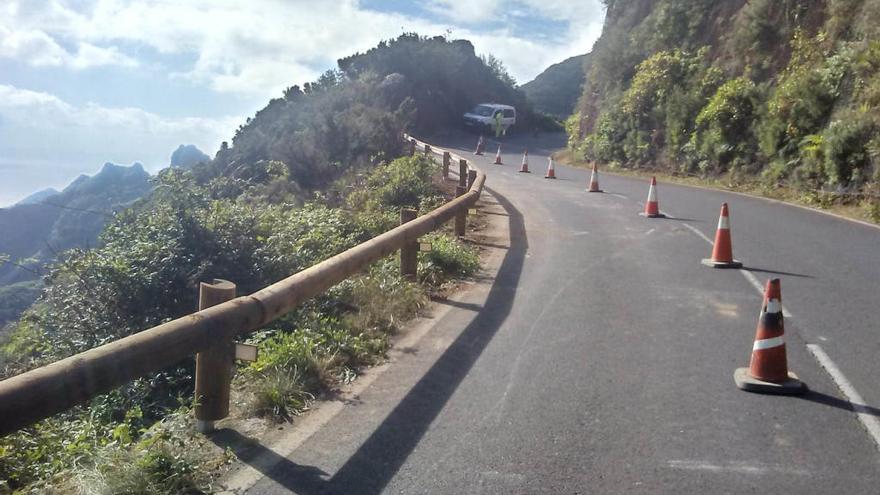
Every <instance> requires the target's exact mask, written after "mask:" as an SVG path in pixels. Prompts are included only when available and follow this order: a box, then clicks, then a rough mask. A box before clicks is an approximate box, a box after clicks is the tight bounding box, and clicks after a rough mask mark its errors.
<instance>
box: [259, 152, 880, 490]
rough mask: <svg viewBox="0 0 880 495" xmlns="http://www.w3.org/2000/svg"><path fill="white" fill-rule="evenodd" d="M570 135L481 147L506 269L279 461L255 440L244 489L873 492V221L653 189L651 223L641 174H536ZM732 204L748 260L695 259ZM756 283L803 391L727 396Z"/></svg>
mask: <svg viewBox="0 0 880 495" xmlns="http://www.w3.org/2000/svg"><path fill="white" fill-rule="evenodd" d="M562 139H563V138H561V137H560V136H546V137H542V138H515V137H510V138H505V142H504V145H503V147H504V149H503V151H504V154H503V161H504V165H502V166H498V165H492V160H493V158H494V152H495V147H494V146H493V145H491V144H490V145H489V146H488V150H487V155H486V156H485V157H479V158H478V157H474V158H476V160H475V162H474V163H475V164H476V165H477V166H479V167H480V168H482V169H483V170H485V171H486V172H487V174H488V180H487V186H488V187H489V188H490V190H491V192H492V193H493V194H494V199H492V198H488V199H487V201H488V202H490V203H491V202H496V203H497V204H496V205H494V208H495V211H494V212H493V214H497V215H500V216H501V218H503V219H504V220H505V221H506V224H505V225H504V226H505V227H506V229H508V230H509V237H510V241H509V245H506V246H501V248H503V249H502V250H501V252H502V253H503V254H502V255H501V259H500V260H499V263H500V269H499V273H498V276H497V279H496V280H495V281H494V283H491V284H486V285H487V287H486V288H485V290H482V291H481V290H474V291H471V292H472V293H471V294H469V295H467V297H465V298H464V299H463V300H461V301H452V302H450V305H451V306H452V307H451V308H450V310H449V311H446V312H445V313H443V314H442V315H441V316H439V317H438V318H436V321H435V322H434V329H432V330H431V332H430V333H428V334H427V335H426V336H425V337H424V338H422V339H421V340H419V341H418V343H417V344H415V345H413V347H412V348H408V349H406V351H407V352H406V353H405V355H404V356H403V357H402V358H401V359H400V360H399V362H395V363H394V364H392V365H391V366H390V367H389V368H388V369H387V370H385V371H384V373H382V374H381V375H380V376H378V377H377V378H375V381H373V383H372V384H371V385H370V386H369V387H366V388H365V389H364V390H363V391H362V392H361V393H360V394H359V395H358V396H357V400H355V401H351V403H350V404H347V405H345V407H341V408H340V410H339V411H338V413H335V414H333V415H331V416H329V417H328V418H327V420H326V421H325V422H324V423H322V424H320V425H319V427H315V431H314V432H313V434H310V435H307V436H304V437H302V438H300V440H299V441H298V443H297V444H296V445H295V446H293V447H291V449H289V450H292V452H289V453H288V452H287V451H284V455H283V456H279V455H278V454H276V453H273V452H272V451H271V450H270V449H268V448H266V449H263V450H264V452H262V454H263V456H262V458H263V459H264V460H265V458H267V456H268V457H269V458H272V457H273V456H275V457H277V458H276V459H273V462H271V463H265V462H264V461H263V462H261V463H253V464H254V465H255V466H257V467H256V469H257V470H258V471H259V476H257V477H256V478H255V480H256V483H255V484H253V486H252V487H250V489H249V490H247V493H288V492H291V491H292V492H296V493H307V494H311V493H450V494H452V493H455V494H461V493H468V494H472V493H752V492H755V493H798V494H802V493H832V492H835V493H878V492H880V451H878V446H877V443H876V439H875V438H874V437H872V434H871V433H872V432H871V431H870V430H869V428H870V427H871V425H872V424H873V425H875V426H876V423H877V420H878V417H880V410H878V409H877V408H876V406H878V405H880V381H878V380H877V377H878V376H880V359H877V355H878V352H880V315H878V312H877V311H878V305H880V304H878V303H880V296H878V289H880V229H876V228H873V227H870V226H865V225H860V224H857V223H853V222H849V221H845V220H841V219H837V218H833V217H831V216H828V215H824V214H821V213H816V212H812V211H808V210H805V209H801V208H797V207H792V206H788V205H782V204H778V203H773V202H768V201H764V200H761V199H755V198H748V197H744V196H741V195H735V194H729V193H724V192H718V191H710V190H702V189H696V188H689V187H683V186H674V185H669V184H663V183H661V184H660V185H659V187H658V192H659V200H660V208H661V210H663V211H664V212H665V213H667V214H669V215H670V216H671V217H673V218H669V219H646V218H643V217H640V216H639V215H638V213H639V212H640V211H641V210H642V209H643V205H644V200H645V197H646V196H647V182H646V181H645V180H642V179H635V178H627V177H617V176H611V175H608V174H603V175H601V180H600V185H601V187H602V188H603V189H604V190H605V191H606V192H605V193H604V194H588V193H587V192H585V188H586V186H587V182H588V180H589V172H588V171H585V170H579V169H571V168H567V167H564V166H557V167H556V175H557V177H558V179H557V180H555V181H554V180H547V179H544V178H543V175H544V171H545V169H546V164H547V156H548V153H549V152H550V151H552V150H553V149H555V148H557V147H560V146H562V145H563V141H562ZM474 141H475V139H474V136H472V135H458V136H453V137H448V138H445V139H435V140H434V142H435V143H436V144H438V145H445V146H448V147H450V148H453V149H456V150H458V151H459V152H460V153H462V154H465V153H467V156H471V155H470V154H469V152H470V151H472V145H473V142H474ZM524 147H528V148H529V151H530V167H531V169H532V172H533V173H532V174H520V173H518V172H517V170H518V169H519V164H520V160H521V152H522V149H523V148H524ZM724 201H726V202H728V203H729V204H730V209H731V224H732V235H733V250H734V255H735V256H736V258H737V259H740V260H741V261H743V262H744V264H745V267H746V268H745V269H744V270H742V271H740V270H715V269H711V268H708V267H706V266H703V265H702V264H701V263H700V260H701V259H702V258H706V257H708V256H709V254H710V252H711V245H710V243H709V241H708V239H711V238H714V231H715V227H716V224H717V219H718V213H719V209H720V205H721V203H722V202H724ZM768 277H780V278H781V279H782V294H783V295H782V299H783V305H784V307H785V309H786V310H787V313H788V314H789V315H790V316H789V317H788V318H787V319H786V339H787V349H788V358H789V366H790V369H791V370H793V371H795V372H796V373H797V374H798V375H799V376H800V377H801V378H802V379H803V381H805V382H806V383H807V384H808V385H809V387H810V389H811V392H810V393H809V394H807V395H805V396H802V397H773V396H764V395H756V394H750V393H746V392H742V391H739V390H738V389H737V388H736V387H735V386H734V382H733V372H734V369H735V368H737V367H742V366H747V365H748V361H749V355H750V352H751V346H752V339H753V338H754V332H755V326H756V321H757V320H756V317H757V314H758V312H759V310H760V305H761V294H760V292H759V290H758V288H756V285H760V284H763V283H764V282H765V281H766V279H767V278H768ZM808 345H809V346H810V347H808ZM817 356H818V357H819V359H822V360H824V361H823V363H824V365H825V367H829V368H834V370H833V371H834V373H833V376H832V373H829V371H827V370H826V368H825V367H823V365H821V364H820V362H819V359H817ZM835 380H837V381H838V382H839V383H838V382H836V381H835ZM840 384H843V387H844V388H845V389H846V390H847V393H848V394H849V395H846V394H844V393H843V392H842V391H841V385H840ZM854 398H858V399H859V400H858V401H855V402H858V403H857V404H856V405H855V407H856V408H857V409H858V412H860V413H861V414H860V415H857V414H856V412H854V411H853V404H852V403H851V402H850V400H853V399H854ZM860 417H861V419H862V420H863V421H860ZM866 425H867V426H866ZM875 433H876V432H875ZM276 451H277V449H276ZM288 454H289V455H288Z"/></svg>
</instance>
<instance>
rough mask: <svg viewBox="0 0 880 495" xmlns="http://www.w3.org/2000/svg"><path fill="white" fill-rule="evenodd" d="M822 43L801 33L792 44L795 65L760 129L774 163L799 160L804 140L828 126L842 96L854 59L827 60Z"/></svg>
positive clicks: (774, 95)
mask: <svg viewBox="0 0 880 495" xmlns="http://www.w3.org/2000/svg"><path fill="white" fill-rule="evenodd" d="M820 42H821V39H816V40H811V39H806V38H805V37H804V36H803V34H801V33H796V35H795V37H794V40H793V41H792V45H793V46H794V54H793V55H792V61H791V64H790V65H789V67H788V68H787V69H786V70H785V72H784V74H783V75H782V77H781V78H780V81H779V84H778V85H777V87H776V89H775V90H774V91H773V93H772V95H771V96H770V99H769V101H768V103H767V115H766V117H765V118H764V120H763V121H762V123H761V126H760V132H759V135H760V145H761V151H762V152H763V153H764V155H765V156H766V157H768V158H769V159H770V160H771V161H773V160H778V161H787V160H791V159H792V158H796V157H797V156H798V154H799V152H798V147H799V145H800V143H801V141H802V140H803V139H804V137H806V136H807V135H808V134H814V133H816V132H817V131H818V130H820V129H821V128H822V126H824V125H825V122H826V121H827V120H828V117H829V115H830V113H831V110H832V107H833V105H834V102H835V100H836V99H837V97H838V96H839V95H840V84H841V81H842V79H843V76H844V75H845V74H846V72H847V70H848V67H849V64H850V56H849V54H847V53H839V54H835V55H833V56H831V57H828V58H823V56H822V52H821V51H820V49H819V43H820Z"/></svg>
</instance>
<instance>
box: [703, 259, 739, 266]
mask: <svg viewBox="0 0 880 495" xmlns="http://www.w3.org/2000/svg"><path fill="white" fill-rule="evenodd" d="M701 263H703V264H704V265H706V266H711V267H712V268H742V266H743V264H742V262H741V261H737V260H733V261H714V260H712V259H709V258H706V259H704V260H703V261H702V262H701Z"/></svg>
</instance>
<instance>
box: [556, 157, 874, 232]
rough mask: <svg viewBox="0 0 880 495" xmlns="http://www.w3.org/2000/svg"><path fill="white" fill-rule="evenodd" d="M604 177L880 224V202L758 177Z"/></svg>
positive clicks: (637, 173)
mask: <svg viewBox="0 0 880 495" xmlns="http://www.w3.org/2000/svg"><path fill="white" fill-rule="evenodd" d="M553 159H554V160H556V161H558V162H559V163H564V164H566V165H569V166H572V167H578V168H592V166H593V164H592V163H591V162H587V161H586V160H582V159H578V158H576V157H574V156H573V154H572V153H571V151H570V150H563V151H558V152H556V153H554V154H553ZM600 172H601V173H611V174H616V175H622V176H627V177H643V178H648V177H651V176H656V177H657V180H659V181H663V182H668V183H673V184H683V185H689V186H697V187H706V188H711V189H718V190H721V191H731V192H737V193H742V194H747V195H750V196H755V197H761V198H768V199H774V200H777V201H783V202H786V203H791V204H795V205H801V206H807V207H810V208H816V209H819V210H823V211H828V212H830V213H834V214H836V215H840V216H842V217H846V218H850V219H853V220H859V221H862V222H868V223H874V224H880V199H874V200H873V201H871V200H857V199H854V198H852V197H851V196H847V195H840V194H834V193H818V192H806V191H803V190H799V189H796V188H793V187H769V186H768V185H767V184H766V183H763V182H761V181H760V180H759V179H758V178H756V177H739V176H738V177H733V176H722V177H701V176H696V175H681V174H674V173H670V172H668V171H664V170H652V169H629V168H623V167H619V166H617V167H615V166H606V167H605V168H604V169H603V170H601V171H600Z"/></svg>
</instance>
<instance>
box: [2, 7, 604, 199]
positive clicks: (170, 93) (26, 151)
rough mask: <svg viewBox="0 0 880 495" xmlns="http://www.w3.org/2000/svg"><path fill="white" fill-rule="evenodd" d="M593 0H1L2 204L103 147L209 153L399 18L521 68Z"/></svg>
mask: <svg viewBox="0 0 880 495" xmlns="http://www.w3.org/2000/svg"><path fill="white" fill-rule="evenodd" d="M603 18H604V9H603V7H602V4H601V2H600V1H599V0H588V1H580V2H573V1H566V0H515V1H500V0H470V1H455V0H421V1H402V0H388V1H383V0H361V1H357V0H338V1H328V0H310V1H306V0H250V1H247V2H244V1H232V0H227V1H223V0H155V1H143V0H3V1H2V2H0V206H3V205H9V204H11V203H14V202H15V201H17V200H18V199H21V198H22V197H24V196H26V195H27V194H29V193H31V192H33V191H36V190H38V189H43V188H45V187H56V188H61V187H64V186H65V185H66V184H67V183H69V182H70V181H71V180H73V179H74V178H75V177H76V176H77V175H79V174H80V173H89V174H91V173H94V172H95V171H97V170H99V169H100V168H101V165H102V164H103V163H104V162H106V161H111V162H114V163H120V164H130V163H132V162H135V161H138V162H141V163H143V164H144V165H145V166H146V168H147V170H149V171H156V170H158V169H160V168H162V167H164V166H166V165H167V163H168V159H169V157H170V154H171V152H172V151H173V150H174V149H175V148H176V147H177V145H179V144H181V143H192V144H195V145H196V146H198V147H200V148H201V149H202V150H203V151H205V152H206V153H208V154H210V155H213V153H214V152H215V151H216V150H217V147H218V146H219V144H220V142H221V141H223V140H228V139H230V138H231V137H232V134H233V133H234V131H235V129H236V127H238V125H239V124H241V123H242V122H243V121H244V120H245V118H247V117H248V116H252V115H253V114H254V113H255V112H256V111H257V110H259V109H260V108H262V107H263V106H264V105H265V104H266V102H267V101H268V100H269V99H270V98H273V97H277V96H280V94H281V91H282V90H283V89H284V88H285V87H287V86H291V85H293V84H300V85H302V83H304V82H308V81H311V80H314V79H315V78H316V77H317V76H318V75H319V74H320V73H321V72H323V71H325V70H327V69H330V68H334V67H335V65H336V60H337V59H338V58H341V57H344V56H347V55H350V54H352V53H354V52H357V51H365V50H367V49H369V48H371V47H372V46H375V45H376V44H377V43H378V42H379V41H381V40H383V39H388V38H392V37H395V36H397V35H398V34H400V33H402V32H418V33H419V34H423V35H429V36H434V35H446V36H449V37H452V38H466V39H469V40H471V41H472V42H473V43H474V46H475V47H476V49H477V53H480V54H489V53H491V54H493V55H495V56H496V57H498V58H500V59H501V60H502V61H503V62H504V63H505V64H506V65H507V67H508V69H509V71H510V73H511V74H512V75H513V76H514V78H516V80H517V81H518V82H520V83H524V82H527V81H529V80H531V79H532V78H534V76H535V75H537V74H538V73H540V72H541V71H542V70H543V69H544V68H546V67H547V66H548V65H550V64H552V63H556V62H559V61H561V60H563V59H565V58H567V57H570V56H573V55H578V54H582V53H586V52H588V51H589V50H590V49H591V47H592V45H593V42H594V41H595V39H596V38H598V36H599V34H600V32H601V26H602V20H603Z"/></svg>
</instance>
